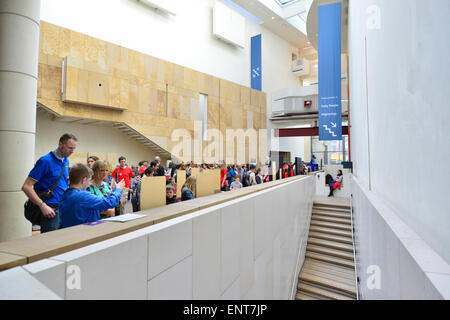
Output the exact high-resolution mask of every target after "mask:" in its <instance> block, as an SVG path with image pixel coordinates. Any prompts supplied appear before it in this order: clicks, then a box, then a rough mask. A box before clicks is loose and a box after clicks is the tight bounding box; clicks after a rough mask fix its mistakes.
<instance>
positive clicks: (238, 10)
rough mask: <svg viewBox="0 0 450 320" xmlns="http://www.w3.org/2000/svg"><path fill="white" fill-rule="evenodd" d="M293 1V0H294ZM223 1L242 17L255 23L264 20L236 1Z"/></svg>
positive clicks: (260, 22)
mask: <svg viewBox="0 0 450 320" xmlns="http://www.w3.org/2000/svg"><path fill="white" fill-rule="evenodd" d="M294 1H295V0H294ZM222 2H223V3H225V4H227V5H228V6H229V7H230V8H233V9H234V10H236V11H237V12H239V13H240V14H242V15H243V16H244V17H247V18H249V19H250V20H253V21H254V22H256V23H257V24H262V23H263V22H264V21H262V20H261V19H259V18H257V17H256V16H254V15H253V14H251V13H250V12H248V11H247V10H245V9H244V8H242V7H240V6H238V5H237V4H236V3H234V2H233V1H232V0H222Z"/></svg>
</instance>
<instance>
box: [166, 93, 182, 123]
mask: <svg viewBox="0 0 450 320" xmlns="http://www.w3.org/2000/svg"><path fill="white" fill-rule="evenodd" d="M168 102H169V103H168V105H167V116H168V117H170V118H176V119H179V118H180V98H179V96H178V95H175V94H172V93H169V101H168Z"/></svg>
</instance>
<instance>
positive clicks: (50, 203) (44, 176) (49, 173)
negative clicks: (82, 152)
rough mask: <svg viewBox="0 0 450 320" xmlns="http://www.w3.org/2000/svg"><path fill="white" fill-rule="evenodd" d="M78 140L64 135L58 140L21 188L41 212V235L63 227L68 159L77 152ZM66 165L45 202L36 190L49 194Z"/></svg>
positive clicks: (40, 159)
mask: <svg viewBox="0 0 450 320" xmlns="http://www.w3.org/2000/svg"><path fill="white" fill-rule="evenodd" d="M77 141H78V140H77V138H76V137H75V136H74V135H72V134H68V133H66V134H64V135H62V136H61V138H60V139H59V143H58V148H57V149H56V150H54V151H51V152H49V153H48V154H46V155H45V156H42V157H41V158H39V160H38V161H37V162H36V164H35V166H34V168H33V169H32V170H31V171H30V173H29V174H28V177H27V179H26V180H25V183H24V184H23V186H22V191H23V192H24V193H25V194H26V195H27V197H28V198H29V199H30V201H32V202H33V203H34V204H36V205H37V206H39V208H40V209H41V212H42V216H41V233H45V232H48V231H53V230H57V229H59V228H61V218H60V214H59V212H58V206H59V201H60V199H61V196H62V194H63V193H64V191H66V190H67V188H68V187H69V185H68V177H69V159H68V157H69V156H70V155H71V154H72V153H73V152H74V151H75V148H76V147H77ZM64 165H65V167H64V172H63V174H62V176H61V179H60V180H59V182H58V184H57V185H56V187H55V188H54V189H53V191H52V194H53V197H51V198H50V199H48V200H46V201H45V202H44V201H42V199H41V198H39V196H38V194H37V193H36V191H48V190H49V189H50V188H51V187H52V185H53V184H54V183H55V182H56V181H57V180H58V177H59V176H60V174H61V172H62V170H63V166H64Z"/></svg>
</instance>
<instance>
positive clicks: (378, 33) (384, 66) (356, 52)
mask: <svg viewBox="0 0 450 320" xmlns="http://www.w3.org/2000/svg"><path fill="white" fill-rule="evenodd" d="M374 4H375V5H376V7H375V8H378V11H379V13H380V21H379V22H380V24H379V28H378V27H377V24H376V23H373V20H370V19H371V18H374V16H373V12H376V10H373V8H372V10H368V8H369V7H370V6H373V5H374ZM368 12H370V14H369V13H368ZM449 16H450V7H449V2H448V0H434V1H421V0H398V1H391V0H379V1H376V2H375V3H374V2H373V1H369V0H358V1H350V4H349V60H350V100H351V126H352V127H351V151H352V160H353V163H354V174H355V176H356V177H357V179H358V180H359V181H360V182H361V183H362V184H363V185H364V186H366V187H368V188H369V189H370V190H371V191H372V192H374V193H375V194H377V195H379V196H380V198H381V199H382V200H383V201H385V202H386V204H388V205H389V206H390V207H391V208H392V210H393V211H394V212H395V213H396V214H397V215H398V216H399V217H400V218H401V219H402V220H403V221H405V222H406V223H407V224H408V225H409V226H410V227H411V228H412V229H413V230H414V231H415V232H416V233H417V234H418V235H419V236H420V237H421V238H422V239H423V240H424V241H425V242H426V243H427V244H429V245H430V246H431V247H432V248H433V249H434V250H435V251H436V252H438V253H439V254H440V255H441V256H442V257H443V258H444V259H445V260H446V261H447V262H450V233H449V232H448V230H450V215H449V202H448V199H449V197H448V188H449V187H448V177H450V167H449V166H448V160H449V159H450V148H449V137H450V125H449V124H448V119H450V108H448V106H447V103H448V101H450V91H449V90H448V76H449V74H450V64H449V63H448V52H449V51H450V42H449V41H448V34H449V32H450V29H449V23H448V17H449ZM368 27H369V28H368ZM365 38H366V39H367V73H366V58H365V57H366V49H365V48H366V44H365ZM366 76H367V82H366ZM366 85H367V90H366ZM367 111H368V112H367ZM367 119H368V120H367ZM368 137H369V139H368ZM369 154H370V155H369Z"/></svg>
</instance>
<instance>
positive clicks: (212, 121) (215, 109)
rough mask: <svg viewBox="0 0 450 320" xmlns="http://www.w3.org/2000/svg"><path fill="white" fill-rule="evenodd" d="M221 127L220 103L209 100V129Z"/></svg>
mask: <svg viewBox="0 0 450 320" xmlns="http://www.w3.org/2000/svg"><path fill="white" fill-rule="evenodd" d="M213 128H216V129H218V128H219V105H218V104H217V103H212V102H210V101H209V100H208V129H213Z"/></svg>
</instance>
